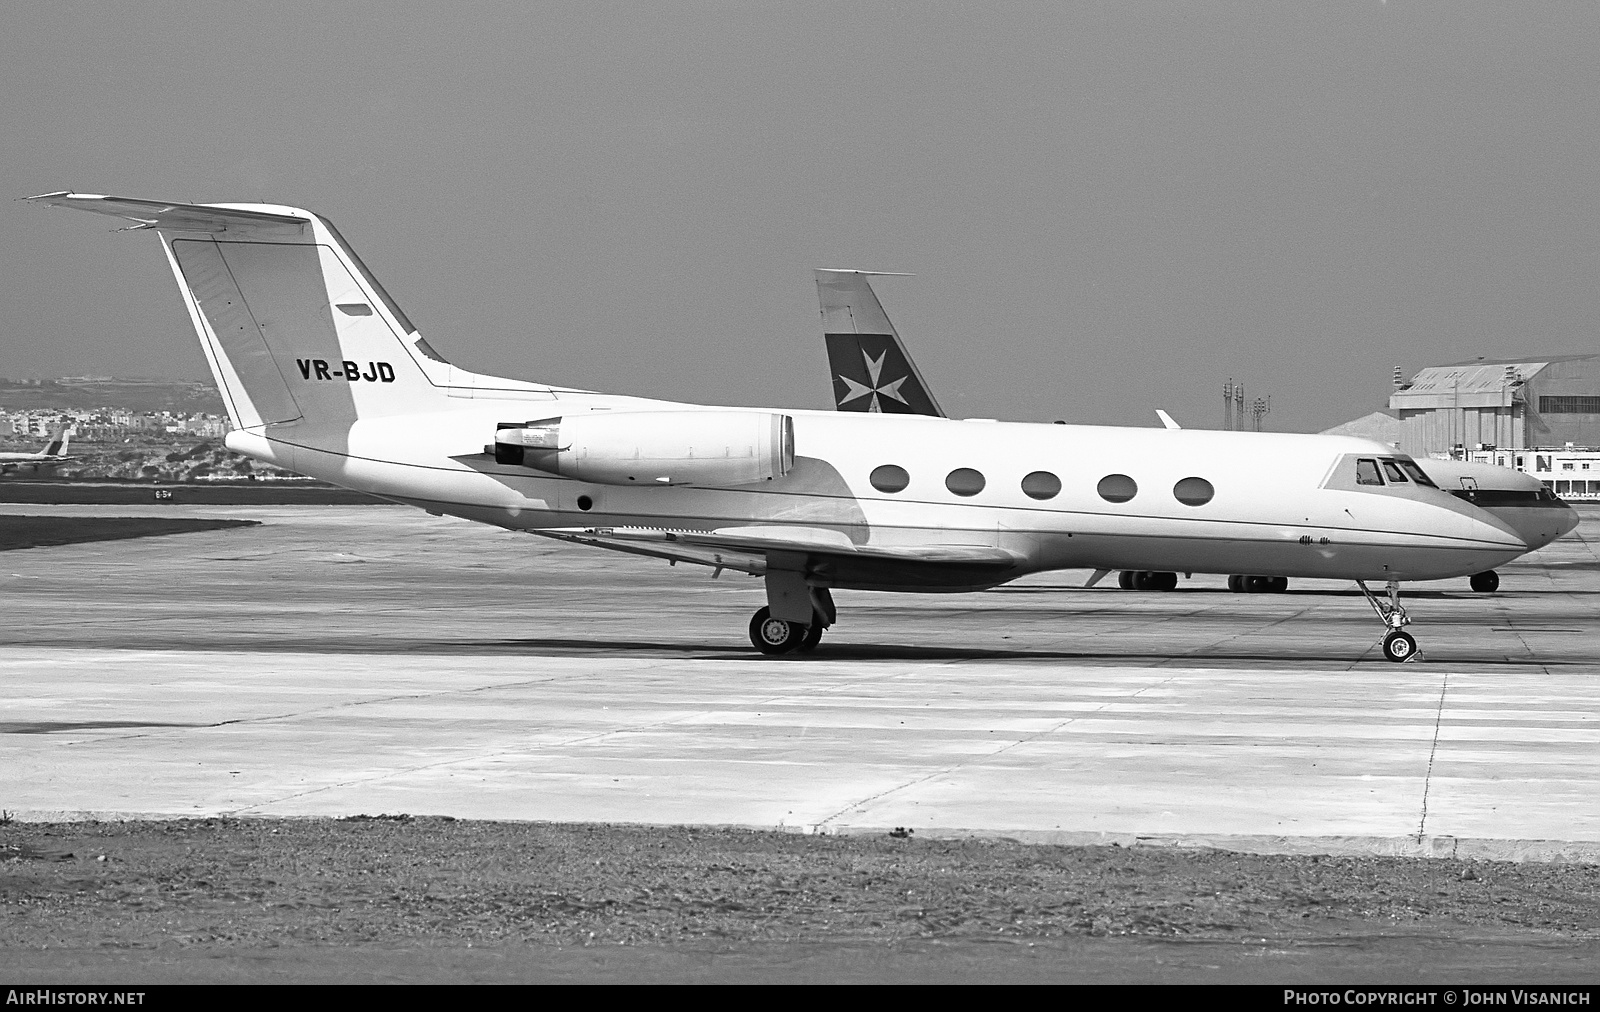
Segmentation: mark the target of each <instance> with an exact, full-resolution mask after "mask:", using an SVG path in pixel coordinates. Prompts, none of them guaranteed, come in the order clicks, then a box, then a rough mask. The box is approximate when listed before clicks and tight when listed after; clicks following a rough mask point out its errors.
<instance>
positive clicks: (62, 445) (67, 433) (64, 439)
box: [44, 425, 72, 457]
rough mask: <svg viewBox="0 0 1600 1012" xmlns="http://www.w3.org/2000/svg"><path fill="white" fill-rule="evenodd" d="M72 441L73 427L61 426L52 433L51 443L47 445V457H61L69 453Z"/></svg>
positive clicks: (45, 451) (45, 450)
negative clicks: (68, 449) (68, 444)
mask: <svg viewBox="0 0 1600 1012" xmlns="http://www.w3.org/2000/svg"><path fill="white" fill-rule="evenodd" d="M71 439H72V427H71V426H68V425H59V426H57V427H56V431H54V432H52V433H50V442H48V443H46V444H45V448H44V455H45V456H46V457H59V456H61V455H62V454H63V453H66V452H67V443H68V442H69V441H70V440H71Z"/></svg>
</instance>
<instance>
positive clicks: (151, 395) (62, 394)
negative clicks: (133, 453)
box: [0, 376, 224, 415]
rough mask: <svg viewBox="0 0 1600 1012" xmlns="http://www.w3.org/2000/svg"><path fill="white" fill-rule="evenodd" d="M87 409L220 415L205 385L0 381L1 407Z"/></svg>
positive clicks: (98, 379) (217, 400)
mask: <svg viewBox="0 0 1600 1012" xmlns="http://www.w3.org/2000/svg"><path fill="white" fill-rule="evenodd" d="M90 408H120V409H122V410H124V411H135V412H144V411H150V412H158V411H171V412H173V413H175V414H192V413H196V412H202V413H206V414H214V415H215V414H223V413H224V408H223V404H222V398H221V396H219V395H218V394H217V388H216V387H215V386H214V385H213V384H212V383H211V382H210V381H200V380H164V379H123V378H118V377H110V376H85V377H67V378H64V379H58V380H15V379H4V378H0V409H4V410H6V411H41V410H42V411H51V410H59V411H64V410H71V409H78V410H87V409H90Z"/></svg>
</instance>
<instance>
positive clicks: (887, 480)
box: [857, 464, 911, 492]
mask: <svg viewBox="0 0 1600 1012" xmlns="http://www.w3.org/2000/svg"><path fill="white" fill-rule="evenodd" d="M857 473H859V472H857ZM867 480H868V481H870V482H872V487H873V488H875V489H877V490H878V491H879V492H901V491H904V490H905V487H906V486H907V485H909V484H911V475H909V474H907V473H906V469H905V468H903V467H900V466H899V465H898V464H884V465H882V466H881V467H875V468H873V469H872V474H871V476H870V477H868V478H867Z"/></svg>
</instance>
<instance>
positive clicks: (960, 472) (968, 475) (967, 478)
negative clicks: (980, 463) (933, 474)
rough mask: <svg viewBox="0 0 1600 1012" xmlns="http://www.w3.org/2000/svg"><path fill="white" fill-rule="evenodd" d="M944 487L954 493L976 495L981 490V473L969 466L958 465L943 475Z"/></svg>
mask: <svg viewBox="0 0 1600 1012" xmlns="http://www.w3.org/2000/svg"><path fill="white" fill-rule="evenodd" d="M944 487H945V488H947V489H949V490H950V491H952V492H954V493H955V494H956V495H977V494H978V493H979V492H982V491H983V475H982V474H980V473H979V472H977V471H974V470H973V469H972V468H970V467H958V468H956V469H955V470H954V471H951V472H950V473H949V474H948V475H946V476H945V479H944Z"/></svg>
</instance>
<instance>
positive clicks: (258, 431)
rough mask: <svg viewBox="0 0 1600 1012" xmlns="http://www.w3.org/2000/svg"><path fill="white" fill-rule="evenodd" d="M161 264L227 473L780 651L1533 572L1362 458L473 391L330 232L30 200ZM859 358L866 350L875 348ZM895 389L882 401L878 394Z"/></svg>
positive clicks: (1356, 451) (1398, 627)
mask: <svg viewBox="0 0 1600 1012" xmlns="http://www.w3.org/2000/svg"><path fill="white" fill-rule="evenodd" d="M28 199H30V200H33V201H35V202H37V203H40V204H49V205H54V206H59V207H70V208H78V209H81V210H86V211H96V212H99V213H102V214H109V215H114V216H117V217H120V218H123V219H125V220H127V221H129V222H131V224H132V228H133V229H135V230H141V229H143V230H150V231H153V232H155V233H156V236H157V238H158V239H159V240H160V243H161V247H162V250H163V252H164V253H165V255H166V257H167V261H168V263H169V264H170V266H171V267H172V271H173V275H174V276H175V278H176V279H177V282H178V287H179V288H180V289H181V290H182V293H183V300H184V304H185V305H186V306H187V307H188V311H189V317H190V320H191V322H192V323H193V324H194V328H195V331H196V333H197V334H198V335H199V338H200V343H201V346H202V347H203V348H204V350H205V353H206V357H207V359H208V361H209V362H210V365H211V369H212V372H213V374H214V375H215V376H216V380H217V385H218V387H219V389H220V390H221V392H222V396H223V398H224V399H225V400H226V402H227V404H228V411H229V415H230V417H231V419H232V422H233V426H234V428H233V431H232V432H230V433H229V434H228V436H227V445H228V447H229V449H232V450H235V451H237V452H239V453H243V454H246V455H248V456H251V457H254V458H256V459H258V460H262V461H266V462H268V463H271V464H276V465H278V466H281V467H285V468H288V469H289V470H293V471H298V472H300V473H302V474H307V475H312V476H314V477H317V478H322V479H325V480H327V481H330V482H333V483H335V484H338V485H342V486H345V487H347V488H352V489H358V490H361V491H364V492H369V493H372V494H375V495H378V496H382V497H384V498H387V499H391V500H393V501H396V502H401V503H408V504H411V505H414V506H418V507H421V508H423V509H425V510H428V511H430V512H434V513H441V514H452V515H455V516H459V517H465V518H467V519H470V520H476V521H481V522H483V523H488V524H493V525H495V526H498V527H503V528H508V529H512V530H524V531H527V532H529V533H532V534H538V535H542V536H545V537H550V538H558V539H561V540H564V541H569V542H574V543H578V544H586V545H594V546H596V547H600V548H608V549H613V550H616V551H620V552H629V553H633V554H636V555H645V556H654V557H657V558H662V559H667V560H671V561H673V562H693V563H699V564H702V565H705V566H710V567H716V568H718V569H731V570H737V571H742V572H746V573H750V574H752V575H758V576H762V577H764V579H765V585H766V593H767V604H766V606H765V607H763V608H761V609H760V610H759V611H757V612H756V613H755V616H754V618H753V619H752V620H751V622H750V639H751V642H752V643H754V645H755V646H756V648H757V649H758V650H760V651H762V652H763V653H770V654H777V653H784V652H787V651H791V650H797V649H798V650H808V649H811V648H812V647H814V646H815V645H816V644H817V642H818V640H819V639H820V638H821V636H822V633H823V630H824V629H825V628H827V627H829V626H831V625H832V624H834V623H835V622H836V621H837V619H838V613H837V610H836V608H835V605H834V600H833V594H832V592H833V591H834V590H837V589H852V590H893V591H929V592H948V591H968V590H981V589H984V588H988V587H993V586H996V585H999V584H1002V583H1005V582H1007V581H1009V580H1013V579H1016V578H1017V577H1019V576H1023V575H1025V574H1028V573H1036V572H1041V571H1045V570H1052V569H1095V570H1100V569H1107V570H1109V569H1111V568H1127V567H1138V568H1145V569H1155V568H1157V567H1158V566H1160V567H1162V568H1174V567H1175V568H1177V569H1179V570H1180V571H1186V572H1207V573H1237V572H1257V573H1281V574H1286V575H1289V576H1306V577H1334V578H1340V579H1351V580H1357V581H1363V582H1362V583H1361V587H1362V589H1363V590H1364V591H1365V590H1366V589H1367V587H1366V583H1365V582H1364V581H1382V582H1383V583H1384V584H1385V586H1386V589H1387V593H1386V594H1372V593H1370V592H1369V593H1368V595H1367V596H1368V600H1370V601H1371V602H1372V605H1373V608H1374V610H1375V611H1376V612H1377V613H1378V615H1379V618H1380V619H1381V620H1382V622H1383V624H1384V626H1385V627H1386V630H1387V631H1386V633H1385V635H1384V653H1385V654H1386V655H1387V656H1388V657H1389V658H1390V659H1391V660H1396V661H1400V660H1405V659H1406V658H1407V657H1410V656H1412V654H1413V652H1414V650H1415V647H1416V643H1415V640H1413V639H1412V637H1411V636H1410V634H1408V633H1407V632H1405V630H1404V628H1403V627H1404V626H1406V625H1407V624H1409V622H1410V619H1409V617H1408V616H1407V614H1406V611H1405V609H1404V608H1403V607H1402V606H1401V604H1400V584H1401V582H1402V581H1409V580H1431V579H1438V578H1441V577H1450V576H1460V575H1465V574H1468V573H1477V572H1482V571H1484V570H1487V569H1492V568H1494V567H1495V566H1496V565H1499V564H1501V563H1503V562H1507V561H1509V560H1511V559H1514V558H1516V557H1517V556H1519V555H1521V554H1523V553H1524V552H1526V551H1527V550H1528V546H1527V544H1526V543H1525V542H1524V541H1523V540H1522V539H1521V538H1520V537H1519V536H1518V535H1517V533H1516V532H1515V531H1514V530H1513V529H1512V528H1511V527H1509V526H1508V525H1506V524H1505V523H1502V522H1500V521H1499V520H1497V519H1496V518H1495V517H1493V516H1491V515H1490V514H1488V513H1486V512H1484V511H1483V510H1481V509H1479V508H1478V507H1476V506H1474V505H1472V504H1471V503H1468V502H1464V501H1462V500H1460V499H1457V498H1455V497H1454V496H1451V495H1449V494H1447V493H1445V492H1442V491H1440V490H1439V489H1438V488H1436V487H1434V485H1433V483H1432V482H1431V481H1429V480H1428V479H1427V476H1426V475H1425V474H1423V472H1422V470H1421V469H1420V468H1418V467H1417V465H1416V464H1415V463H1414V462H1413V461H1412V460H1411V459H1410V458H1409V457H1406V456H1404V455H1401V454H1397V453H1395V452H1393V451H1392V450H1391V449H1390V448H1388V447H1385V446H1381V445H1379V444H1375V443H1371V442H1367V441H1365V440H1361V439H1351V438H1345V437H1336V436H1305V435H1281V434H1265V433H1239V432H1210V431H1200V430H1190V429H1144V428H1117V427H1111V426H1084V425H1039V424H1019V423H1004V422H976V421H957V420H952V419H948V418H941V417H934V416H928V415H917V414H888V413H882V412H870V413H863V414H854V413H840V412H834V411H803V410H787V409H779V408H774V409H766V410H753V409H748V408H735V407H717V406H709V405H699V404H682V403H673V402H668V401H660V400H650V399H646V398H640V397H628V396H619V395H613V394H602V393H595V392H591V391H586V390H573V389H569V388H565V387H558V386H552V385H549V384H546V383H532V382H523V381H518V380H509V379H497V378H495V377H491V376H484V375H479V374H477V373H472V372H467V371H466V370H464V369H461V368H459V367H457V366H455V365H453V364H451V363H450V362H449V361H447V360H446V359H445V358H443V357H442V356H441V355H439V353H438V352H436V351H435V350H434V349H433V348H432V347H430V346H429V344H428V342H427V341H425V340H424V339H423V337H422V335H421V334H420V333H419V332H418V330H417V328H416V326H415V325H413V324H412V322H411V321H410V320H409V319H408V318H407V317H406V315H405V313H404V312H402V311H401V309H400V307H399V305H398V304H397V303H396V302H395V301H394V299H393V298H391V297H390V296H389V294H388V293H387V292H386V291H384V289H383V286H382V285H380V284H379V283H378V281H377V279H375V278H374V277H373V276H372V274H371V272H369V271H368V270H367V268H366V267H365V266H364V265H363V264H362V262H361V260H360V258H358V257H357V256H356V254H355V251H354V250H353V249H351V247H350V245H349V244H348V243H346V242H345V240H344V238H343V237H342V236H341V235H340V234H339V232H338V230H336V229H335V228H334V227H333V224H332V223H331V222H329V221H328V220H327V219H326V218H323V217H321V216H319V215H316V214H313V213H312V212H310V211H307V210H303V209H300V208H295V207H286V206H281V205H275V204H172V203H163V202H161V201H154V200H136V199H129V198H123V197H109V196H101V195H96V194H78V193H65V192H63V193H51V194H43V195H41V196H38V197H32V198H28ZM856 332H858V333H866V331H862V330H859V328H858V329H857V330H856ZM868 379H869V380H873V387H874V388H875V389H877V390H878V391H879V394H880V399H881V395H882V392H883V386H882V383H881V380H882V376H881V375H880V376H879V377H877V378H876V379H874V378H873V377H871V376H870V375H869V376H868Z"/></svg>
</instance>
